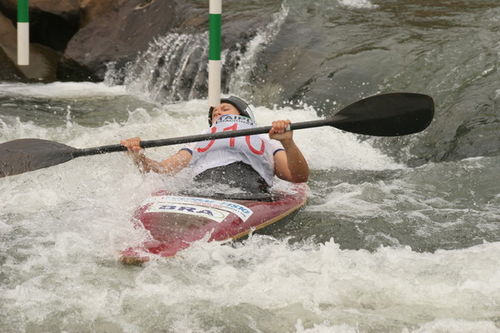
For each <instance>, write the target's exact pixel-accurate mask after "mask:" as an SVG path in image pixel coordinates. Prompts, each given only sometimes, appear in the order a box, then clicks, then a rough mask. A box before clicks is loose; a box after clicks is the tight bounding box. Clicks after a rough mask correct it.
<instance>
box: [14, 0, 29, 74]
mask: <svg viewBox="0 0 500 333" xmlns="http://www.w3.org/2000/svg"><path fill="white" fill-rule="evenodd" d="M17 64H18V65H20V66H27V65H29V64H30V23H29V4H28V0H18V1H17Z"/></svg>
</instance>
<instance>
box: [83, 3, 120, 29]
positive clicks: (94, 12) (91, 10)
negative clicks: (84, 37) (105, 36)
mask: <svg viewBox="0 0 500 333" xmlns="http://www.w3.org/2000/svg"><path fill="white" fill-rule="evenodd" d="M122 2H123V0H80V27H84V26H86V25H87V24H89V23H90V22H91V21H93V20H95V19H96V18H99V17H100V16H102V15H104V14H106V13H108V12H110V11H111V10H113V9H115V10H116V8H118V6H119V5H120V3H122Z"/></svg>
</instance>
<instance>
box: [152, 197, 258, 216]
mask: <svg viewBox="0 0 500 333" xmlns="http://www.w3.org/2000/svg"><path fill="white" fill-rule="evenodd" d="M146 203H151V204H152V205H151V206H150V207H149V208H148V210H147V211H146V212H148V213H149V212H166V211H171V212H175V213H181V214H189V215H198V216H204V217H207V218H210V219H212V220H214V221H218V222H222V221H223V220H224V219H225V218H226V216H227V215H229V213H233V214H235V215H236V216H238V217H239V218H240V219H242V220H243V221H246V220H248V218H249V217H250V216H251V215H252V214H253V211H252V210H251V209H250V208H248V207H245V206H243V205H240V204H237V203H235V202H230V201H221V200H214V199H209V198H198V197H180V196H175V195H164V196H159V197H152V198H150V199H148V201H147V202H146ZM199 214H201V215H199ZM210 214H213V216H214V217H215V216H218V218H217V219H216V218H212V217H209V216H210ZM221 214H226V215H225V216H224V217H222V215H221ZM220 218H222V219H220ZM219 219H220V220H219Z"/></svg>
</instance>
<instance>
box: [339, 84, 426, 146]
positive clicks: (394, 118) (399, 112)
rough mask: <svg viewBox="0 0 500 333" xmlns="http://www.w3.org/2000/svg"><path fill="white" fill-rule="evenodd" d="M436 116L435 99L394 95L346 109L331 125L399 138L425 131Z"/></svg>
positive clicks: (352, 130)
mask: <svg viewBox="0 0 500 333" xmlns="http://www.w3.org/2000/svg"><path fill="white" fill-rule="evenodd" d="M433 117H434V101H433V100H432V97H430V96H427V95H422V94H415V93H391V94H382V95H375V96H372V97H368V98H365V99H362V100H360V101H358V102H356V103H353V104H351V105H349V106H347V107H346V108H344V109H343V110H342V111H340V112H339V113H337V114H336V115H335V116H334V117H333V118H332V124H331V126H334V127H336V128H339V129H341V130H345V131H348V132H353V133H357V134H365V135H375V136H400V135H407V134H413V133H418V132H420V131H423V130H424V129H426V128H427V126H429V124H430V123H431V121H432V118H433Z"/></svg>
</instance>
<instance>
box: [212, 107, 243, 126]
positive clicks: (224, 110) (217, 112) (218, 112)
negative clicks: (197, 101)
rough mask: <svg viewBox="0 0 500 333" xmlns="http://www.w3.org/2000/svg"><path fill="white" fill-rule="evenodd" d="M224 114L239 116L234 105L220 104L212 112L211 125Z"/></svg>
mask: <svg viewBox="0 0 500 333" xmlns="http://www.w3.org/2000/svg"><path fill="white" fill-rule="evenodd" d="M224 114H234V115H237V114H240V112H239V111H238V109H237V108H235V107H234V105H232V104H229V103H222V104H220V105H219V106H217V107H215V108H214V110H213V111H212V124H214V123H215V122H216V121H217V119H219V117H220V116H222V115H224Z"/></svg>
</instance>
